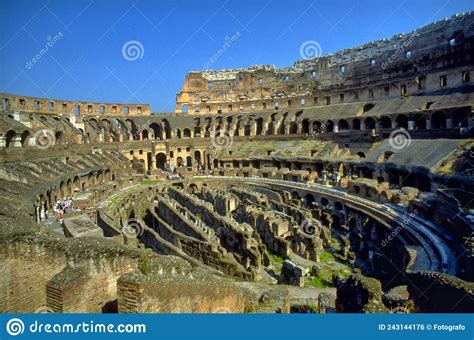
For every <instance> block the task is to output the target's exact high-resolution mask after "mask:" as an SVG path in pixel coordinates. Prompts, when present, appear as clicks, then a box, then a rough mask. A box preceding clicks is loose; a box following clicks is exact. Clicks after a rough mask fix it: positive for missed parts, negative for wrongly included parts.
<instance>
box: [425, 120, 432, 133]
mask: <svg viewBox="0 0 474 340" xmlns="http://www.w3.org/2000/svg"><path fill="white" fill-rule="evenodd" d="M426 129H427V130H429V129H431V119H427V120H426Z"/></svg>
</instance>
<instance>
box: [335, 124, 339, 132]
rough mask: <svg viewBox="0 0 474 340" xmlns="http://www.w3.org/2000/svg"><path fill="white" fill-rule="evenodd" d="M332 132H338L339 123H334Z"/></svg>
mask: <svg viewBox="0 0 474 340" xmlns="http://www.w3.org/2000/svg"><path fill="white" fill-rule="evenodd" d="M334 132H339V124H338V123H334Z"/></svg>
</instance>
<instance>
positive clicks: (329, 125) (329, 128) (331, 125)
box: [326, 120, 334, 132]
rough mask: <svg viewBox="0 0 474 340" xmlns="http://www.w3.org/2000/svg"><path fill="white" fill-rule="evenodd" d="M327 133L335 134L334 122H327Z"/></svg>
mask: <svg viewBox="0 0 474 340" xmlns="http://www.w3.org/2000/svg"><path fill="white" fill-rule="evenodd" d="M326 132H334V122H333V121H332V120H328V121H326Z"/></svg>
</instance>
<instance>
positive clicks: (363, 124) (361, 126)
mask: <svg viewBox="0 0 474 340" xmlns="http://www.w3.org/2000/svg"><path fill="white" fill-rule="evenodd" d="M360 129H361V130H365V122H364V121H363V120H361V121H360Z"/></svg>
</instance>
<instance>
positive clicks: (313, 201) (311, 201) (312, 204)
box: [305, 193, 316, 208]
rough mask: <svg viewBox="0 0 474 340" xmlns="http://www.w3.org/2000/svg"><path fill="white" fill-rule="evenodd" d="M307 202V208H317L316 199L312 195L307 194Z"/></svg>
mask: <svg viewBox="0 0 474 340" xmlns="http://www.w3.org/2000/svg"><path fill="white" fill-rule="evenodd" d="M305 202H306V207H307V208H314V207H315V206H316V199H315V198H314V195H313V194H311V193H307V194H306V196H305Z"/></svg>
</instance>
